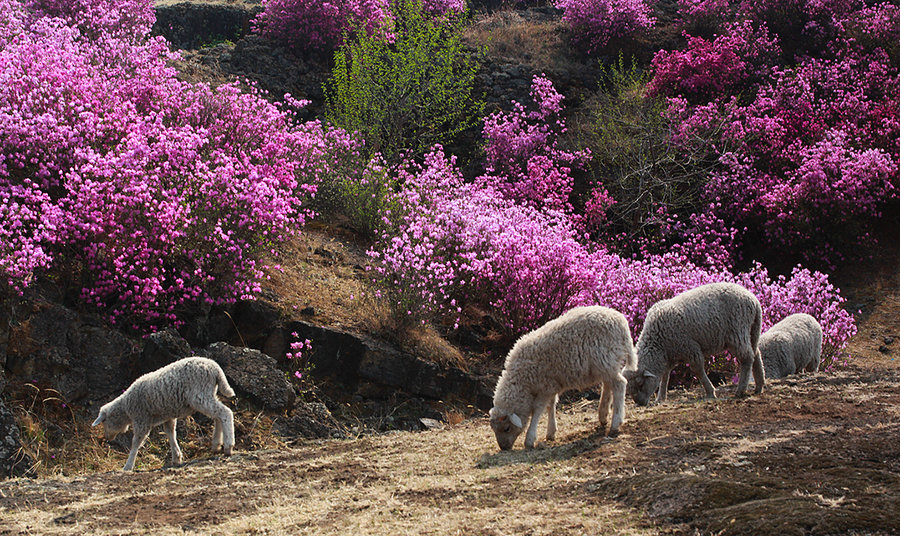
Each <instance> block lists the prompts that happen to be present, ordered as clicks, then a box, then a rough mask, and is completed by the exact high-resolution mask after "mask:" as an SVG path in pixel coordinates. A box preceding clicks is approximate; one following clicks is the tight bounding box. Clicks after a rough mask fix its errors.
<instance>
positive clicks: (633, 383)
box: [623, 370, 660, 406]
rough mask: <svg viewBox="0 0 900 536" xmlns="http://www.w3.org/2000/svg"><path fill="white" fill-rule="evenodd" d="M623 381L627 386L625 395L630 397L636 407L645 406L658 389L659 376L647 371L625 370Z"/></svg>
mask: <svg viewBox="0 0 900 536" xmlns="http://www.w3.org/2000/svg"><path fill="white" fill-rule="evenodd" d="M623 374H624V375H625V379H626V380H628V386H627V387H626V388H625V394H627V395H628V396H630V397H631V398H632V399H633V400H634V403H635V404H637V405H638V406H646V405H647V404H649V403H650V397H652V396H653V393H655V392H656V390H657V389H659V383H660V379H659V376H657V375H656V374H653V373H652V372H648V371H646V370H645V371H643V372H641V371H637V370H626V371H625V372H624V373H623Z"/></svg>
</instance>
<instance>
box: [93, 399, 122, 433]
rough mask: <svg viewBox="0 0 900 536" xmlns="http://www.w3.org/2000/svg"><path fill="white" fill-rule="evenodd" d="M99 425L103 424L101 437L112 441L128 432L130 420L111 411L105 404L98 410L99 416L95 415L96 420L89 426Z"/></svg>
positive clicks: (118, 412)
mask: <svg viewBox="0 0 900 536" xmlns="http://www.w3.org/2000/svg"><path fill="white" fill-rule="evenodd" d="M100 423H103V435H104V436H105V437H106V440H107V441H112V440H113V439H115V438H116V436H117V435H119V434H121V433H123V432H125V431H127V430H128V427H129V426H131V419H129V418H128V415H126V414H124V413H122V412H120V411H114V410H111V409H110V408H109V404H107V405H105V406H103V407H102V408H100V414H99V415H97V420H95V421H94V424H92V425H91V426H97V425H98V424H100Z"/></svg>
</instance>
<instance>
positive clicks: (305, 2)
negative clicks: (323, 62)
mask: <svg viewBox="0 0 900 536" xmlns="http://www.w3.org/2000/svg"><path fill="white" fill-rule="evenodd" d="M262 6H263V11H262V12H261V13H260V14H259V15H258V16H257V17H256V19H254V21H253V24H254V26H255V29H256V31H257V32H259V34H260V35H262V36H264V37H267V38H269V39H273V40H276V41H281V42H284V43H286V44H288V45H290V46H294V47H297V48H300V49H304V50H307V49H312V50H331V49H333V48H335V47H336V46H337V45H338V44H340V42H341V40H342V36H343V34H344V33H345V32H347V31H354V30H357V29H360V30H362V31H365V32H366V33H367V34H368V35H370V36H371V35H375V34H376V33H379V32H385V37H388V36H389V35H390V28H391V25H392V23H393V16H392V15H391V9H390V3H389V0H263V3H262Z"/></svg>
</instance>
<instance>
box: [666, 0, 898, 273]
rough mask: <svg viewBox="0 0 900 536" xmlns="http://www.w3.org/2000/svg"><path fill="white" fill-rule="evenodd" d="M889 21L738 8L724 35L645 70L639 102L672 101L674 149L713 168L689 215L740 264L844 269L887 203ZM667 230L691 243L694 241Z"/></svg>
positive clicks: (799, 6)
mask: <svg viewBox="0 0 900 536" xmlns="http://www.w3.org/2000/svg"><path fill="white" fill-rule="evenodd" d="M898 13H900V11H897V8H896V7H895V6H893V5H892V4H877V5H874V6H871V7H864V6H863V4H862V2H858V1H855V0H842V1H840V2H816V1H812V0H792V1H790V2H769V1H763V2H744V3H742V4H740V6H739V11H738V16H739V17H745V18H744V19H742V20H741V22H736V23H730V24H726V25H725V28H726V30H725V31H724V32H723V33H722V35H719V36H717V37H716V38H715V39H713V40H712V41H707V40H705V39H701V38H696V37H690V36H689V40H688V43H687V46H686V47H685V48H684V49H682V50H674V51H660V52H658V53H657V54H656V56H655V57H654V59H653V69H654V76H653V79H652V80H651V82H650V83H649V85H648V93H649V95H651V96H664V97H668V98H669V107H668V112H667V115H668V117H669V119H670V120H671V122H672V124H673V128H674V133H675V138H674V141H675V143H676V144H677V145H678V146H679V147H681V148H682V149H683V150H684V151H685V152H687V153H695V152H700V153H703V152H708V153H711V154H713V155H715V156H716V157H717V158H718V161H719V167H718V169H716V170H714V172H713V173H712V175H711V176H710V180H709V182H708V183H707V184H706V186H705V187H704V191H703V192H702V195H701V196H700V198H699V204H698V206H697V208H696V211H697V213H698V214H700V213H703V214H709V215H711V216H712V217H714V218H715V220H716V221H719V222H722V223H724V227H723V228H722V229H723V230H724V231H726V232H729V231H728V230H729V229H730V232H733V233H734V235H735V242H736V243H737V244H744V245H745V247H744V248H743V253H744V254H745V255H753V256H754V257H755V258H765V257H766V255H767V254H768V255H772V254H773V253H774V254H785V253H786V254H788V255H790V256H792V258H795V259H799V260H803V261H804V262H807V263H813V264H816V265H818V266H828V267H830V266H834V265H835V263H838V262H845V261H846V260H847V255H848V253H852V252H854V251H858V250H859V248H858V247H857V246H858V245H859V242H860V241H866V240H867V237H868V235H869V233H870V231H871V229H872V225H873V224H874V222H876V221H877V218H879V217H880V214H881V211H882V210H883V207H884V206H885V205H886V204H887V203H888V202H889V201H890V200H891V199H894V198H896V197H897V195H898V194H897V188H898V186H900V168H898V166H900V160H898V159H900V142H898V140H900V121H898V119H897V117H898V111H900V72H898V68H897V61H896V58H895V57H892V55H891V54H896V52H897V50H898V49H897V45H896V42H897V41H896V39H895V37H896V36H897V26H896V24H894V22H896V21H897V20H898V19H897V16H898ZM801 23H802V28H800V29H798V28H795V26H796V25H797V24H801ZM766 28H769V29H771V30H772V31H773V32H774V33H773V35H775V34H777V35H778V36H779V40H778V42H777V43H776V40H775V39H774V38H771V37H768V35H769V34H768V33H766ZM791 28H794V29H795V30H796V31H795V32H793V30H790V29H791ZM789 30H790V31H789ZM792 32H793V33H792ZM779 47H781V48H784V49H785V53H783V54H779V53H778V50H779ZM785 59H787V60H788V61H792V63H791V64H787V65H785V64H783V60H785ZM679 226H680V227H679ZM676 227H677V232H678V233H681V235H682V236H683V237H686V238H688V239H689V241H690V236H691V234H692V233H693V232H694V231H693V229H692V228H691V227H690V226H688V225H683V224H677V225H676V226H675V227H673V229H675V228H676ZM701 242H702V241H701ZM748 244H754V248H755V249H756V250H757V251H751V250H750V249H749V248H748V247H747V246H746V245H748ZM767 252H768V253H767Z"/></svg>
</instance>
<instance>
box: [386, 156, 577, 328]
mask: <svg viewBox="0 0 900 536" xmlns="http://www.w3.org/2000/svg"><path fill="white" fill-rule="evenodd" d="M401 182H402V183H403V184H404V185H405V187H406V190H405V191H404V194H403V197H404V204H405V210H404V214H405V217H404V218H403V221H402V222H401V224H400V229H399V231H398V232H397V233H395V234H393V235H391V234H388V235H385V236H384V237H383V240H382V241H381V243H380V244H379V245H378V246H377V247H376V248H374V249H373V250H372V251H371V252H370V255H372V257H373V258H375V259H378V260H379V263H378V264H377V267H376V271H377V272H378V275H379V278H380V279H381V280H383V281H384V282H386V286H387V287H388V288H392V289H395V290H396V291H398V292H401V293H403V295H402V296H398V295H392V296H391V297H390V299H392V300H393V301H394V306H395V307H399V308H400V309H401V312H406V313H407V314H408V315H410V316H415V317H416V318H428V317H430V316H432V315H438V316H450V317H453V316H454V315H458V313H459V311H460V307H461V305H462V304H463V303H464V302H465V303H474V304H478V305H480V306H484V307H491V308H492V309H494V310H495V311H496V314H497V315H498V317H499V319H500V320H501V322H502V323H503V325H504V326H505V327H506V328H507V329H509V330H510V332H511V333H520V332H522V331H523V330H527V329H531V328H532V327H534V326H537V325H540V324H542V323H543V322H546V321H547V320H549V319H551V318H554V317H556V316H558V315H559V314H561V313H562V312H564V311H565V310H566V309H568V308H569V307H571V306H572V304H573V303H574V302H573V300H575V299H576V296H577V295H578V294H579V293H580V292H581V291H582V289H583V288H584V286H585V280H586V279H587V278H589V277H591V276H590V274H587V273H585V272H584V271H583V270H582V266H583V265H584V263H583V262H577V259H578V258H580V257H583V256H584V255H585V254H586V252H585V250H584V248H583V247H582V246H581V245H580V244H579V243H578V242H577V241H575V240H574V233H573V228H572V225H571V223H570V222H569V219H568V217H567V216H565V215H564V214H562V213H558V212H553V211H542V210H539V209H537V208H535V207H531V206H528V205H520V204H517V203H515V202H514V201H513V200H511V199H508V198H507V197H506V196H504V195H503V194H502V193H501V192H499V191H497V190H495V189H493V188H491V187H490V186H487V185H483V184H466V183H464V182H463V180H462V175H461V174H460V173H459V171H458V169H456V167H455V165H454V160H453V159H452V158H447V157H445V156H444V154H443V151H442V150H441V148H440V147H437V148H436V149H435V150H434V151H433V152H432V153H430V154H429V155H428V156H427V157H426V161H425V164H424V165H423V166H421V167H419V166H411V167H410V168H409V169H408V170H406V171H404V178H403V180H402V181H401ZM537 296H540V299H535V298H536V297H537Z"/></svg>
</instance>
